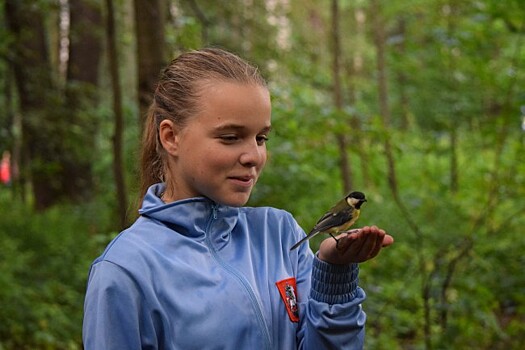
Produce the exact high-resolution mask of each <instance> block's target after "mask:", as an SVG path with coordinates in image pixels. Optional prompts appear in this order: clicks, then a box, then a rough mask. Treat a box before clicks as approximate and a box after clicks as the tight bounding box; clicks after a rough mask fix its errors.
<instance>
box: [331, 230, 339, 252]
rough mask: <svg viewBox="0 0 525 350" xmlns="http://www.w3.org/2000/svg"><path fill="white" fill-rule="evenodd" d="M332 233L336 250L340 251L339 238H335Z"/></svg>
mask: <svg viewBox="0 0 525 350" xmlns="http://www.w3.org/2000/svg"><path fill="white" fill-rule="evenodd" d="M329 233H330V236H332V238H333V239H335V248H336V249H339V240H338V239H337V238H335V236H334V235H333V234H332V233H331V232H329Z"/></svg>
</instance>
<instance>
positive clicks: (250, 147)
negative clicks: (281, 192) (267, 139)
mask: <svg viewBox="0 0 525 350" xmlns="http://www.w3.org/2000/svg"><path fill="white" fill-rule="evenodd" d="M239 161H240V163H241V164H242V165H244V166H246V167H254V166H258V165H261V164H264V162H265V161H266V145H264V144H263V145H259V144H258V143H257V141H253V142H250V143H249V144H247V145H246V147H244V149H243V152H242V154H241V156H240V158H239Z"/></svg>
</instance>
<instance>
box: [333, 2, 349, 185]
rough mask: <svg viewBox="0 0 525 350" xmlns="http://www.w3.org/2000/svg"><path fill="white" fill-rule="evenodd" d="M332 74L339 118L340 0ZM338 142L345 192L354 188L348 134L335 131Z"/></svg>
mask: <svg viewBox="0 0 525 350" xmlns="http://www.w3.org/2000/svg"><path fill="white" fill-rule="evenodd" d="M331 13H332V32H331V33H332V76H333V79H334V87H333V98H334V108H335V110H336V112H337V113H336V116H337V117H338V118H339V117H340V116H341V115H342V113H341V112H342V110H343V98H342V88H341V39H340V29H339V3H338V0H332V6H331ZM335 134H336V137H337V144H338V146H339V157H340V158H339V166H340V169H341V177H342V183H343V190H344V193H345V194H346V193H348V192H350V190H351V189H352V168H351V165H350V162H349V159H348V158H349V157H348V136H347V135H346V133H345V132H344V131H343V132H341V131H339V130H336V131H335Z"/></svg>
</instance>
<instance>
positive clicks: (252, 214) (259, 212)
mask: <svg viewBox="0 0 525 350" xmlns="http://www.w3.org/2000/svg"><path fill="white" fill-rule="evenodd" d="M240 215H241V216H244V217H246V218H249V219H252V220H253V219H257V220H270V221H271V222H274V221H278V222H288V223H295V219H294V217H293V216H292V214H291V213H289V212H288V211H286V210H283V209H278V208H273V207H242V208H241V210H240Z"/></svg>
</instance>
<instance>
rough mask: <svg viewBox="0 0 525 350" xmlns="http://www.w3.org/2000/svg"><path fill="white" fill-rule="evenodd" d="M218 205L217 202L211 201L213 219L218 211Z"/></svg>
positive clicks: (215, 218)
mask: <svg viewBox="0 0 525 350" xmlns="http://www.w3.org/2000/svg"><path fill="white" fill-rule="evenodd" d="M218 207H219V206H218V205H217V203H212V204H211V211H212V214H213V219H214V220H217V211H218Z"/></svg>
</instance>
